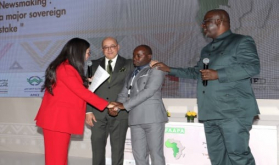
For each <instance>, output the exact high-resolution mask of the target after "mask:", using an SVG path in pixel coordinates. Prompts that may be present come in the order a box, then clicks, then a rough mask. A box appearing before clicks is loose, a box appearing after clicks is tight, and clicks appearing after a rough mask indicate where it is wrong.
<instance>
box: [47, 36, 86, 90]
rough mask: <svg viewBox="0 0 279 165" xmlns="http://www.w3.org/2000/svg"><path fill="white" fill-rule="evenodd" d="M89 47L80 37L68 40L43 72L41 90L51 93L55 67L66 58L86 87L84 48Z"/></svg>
mask: <svg viewBox="0 0 279 165" xmlns="http://www.w3.org/2000/svg"><path fill="white" fill-rule="evenodd" d="M89 47H90V44H89V43H88V42H87V41H86V40H84V39H80V38H73V39H71V40H69V41H68V42H67V43H66V44H65V46H64V47H63V49H62V50H61V52H60V53H59V55H58V56H57V57H56V58H55V59H54V60H53V61H52V62H51V63H50V64H49V66H48V67H47V69H46V72H45V82H44V84H43V86H42V91H43V90H44V89H46V90H47V91H48V92H49V93H50V94H52V95H53V87H55V84H56V69H57V67H58V66H59V65H60V64H61V63H63V62H64V61H66V60H68V61H69V63H70V65H72V66H73V67H74V68H75V69H76V70H77V71H78V73H79V75H80V77H81V78H82V81H83V85H84V86H85V87H86V88H87V87H88V80H87V78H86V76H85V73H84V64H85V54H86V50H87V49H88V48H89Z"/></svg>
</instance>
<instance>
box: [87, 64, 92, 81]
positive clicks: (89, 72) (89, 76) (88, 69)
mask: <svg viewBox="0 0 279 165" xmlns="http://www.w3.org/2000/svg"><path fill="white" fill-rule="evenodd" d="M86 65H87V77H88V78H91V77H92V70H91V66H92V61H87V63H86Z"/></svg>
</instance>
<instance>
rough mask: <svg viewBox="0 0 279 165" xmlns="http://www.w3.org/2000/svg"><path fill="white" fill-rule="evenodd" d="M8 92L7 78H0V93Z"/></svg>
mask: <svg viewBox="0 0 279 165" xmlns="http://www.w3.org/2000/svg"><path fill="white" fill-rule="evenodd" d="M7 93H8V79H1V80H0V94H7Z"/></svg>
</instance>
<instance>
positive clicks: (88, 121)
mask: <svg viewBox="0 0 279 165" xmlns="http://www.w3.org/2000/svg"><path fill="white" fill-rule="evenodd" d="M93 121H94V122H97V120H96V118H95V115H94V114H93V113H87V114H86V119H85V122H86V124H88V125H89V126H91V127H93V126H94V123H93Z"/></svg>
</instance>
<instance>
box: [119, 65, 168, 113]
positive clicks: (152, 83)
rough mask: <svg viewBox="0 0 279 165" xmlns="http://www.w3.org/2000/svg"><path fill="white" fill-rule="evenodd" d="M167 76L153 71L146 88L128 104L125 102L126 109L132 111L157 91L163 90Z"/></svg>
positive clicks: (158, 71)
mask: <svg viewBox="0 0 279 165" xmlns="http://www.w3.org/2000/svg"><path fill="white" fill-rule="evenodd" d="M165 75H166V73H165V72H163V71H160V70H157V69H151V70H150V75H149V78H148V81H147V82H146V86H145V88H144V89H143V90H141V91H140V92H139V93H138V94H137V95H136V96H134V97H131V98H130V99H129V100H127V101H126V102H123V105H124V107H125V109H126V110H127V111H130V110H131V109H133V108H134V107H135V106H137V105H139V104H141V103H143V102H144V101H146V100H147V99H149V98H151V97H152V96H153V95H154V94H155V93H156V91H158V90H161V87H162V84H163V82H164V78H165Z"/></svg>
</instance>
